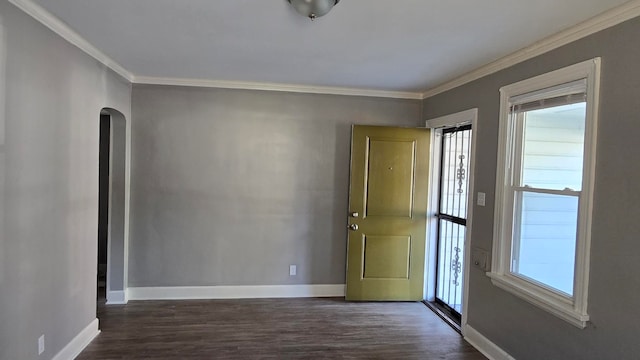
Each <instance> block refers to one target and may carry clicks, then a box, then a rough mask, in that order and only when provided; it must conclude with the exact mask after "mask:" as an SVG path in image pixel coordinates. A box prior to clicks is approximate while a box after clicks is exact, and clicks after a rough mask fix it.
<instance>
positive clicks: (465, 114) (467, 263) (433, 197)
mask: <svg viewBox="0 0 640 360" xmlns="http://www.w3.org/2000/svg"><path fill="white" fill-rule="evenodd" d="M468 124H471V144H470V146H471V159H470V160H469V192H468V194H469V196H468V198H467V225H466V234H465V239H464V247H465V252H464V260H463V261H464V275H463V279H462V280H463V284H462V310H463V311H462V320H461V322H460V328H461V331H462V335H463V336H465V328H466V325H467V319H468V313H469V312H468V311H467V310H468V304H469V281H468V280H469V272H470V267H471V236H472V230H473V228H472V226H473V208H474V199H475V190H474V189H475V187H474V178H475V163H476V144H477V141H476V134H477V130H478V126H477V124H478V108H473V109H469V110H465V111H461V112H457V113H454V114H450V115H445V116H441V117H437V118H434V119H429V120H427V121H426V127H427V128H430V129H432V132H431V159H430V164H429V167H430V169H429V202H428V210H427V217H428V219H427V244H426V249H425V278H424V299H425V300H427V301H433V300H434V298H435V293H436V272H437V271H436V266H437V260H436V259H437V256H438V254H437V244H436V242H437V231H438V226H437V223H438V219H437V217H436V216H435V214H437V212H438V203H439V201H440V199H439V197H438V194H439V187H440V181H439V180H438V179H439V178H440V170H439V169H440V161H441V159H440V153H441V147H442V128H444V127H452V126H461V125H468Z"/></svg>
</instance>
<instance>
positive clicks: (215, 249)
mask: <svg viewBox="0 0 640 360" xmlns="http://www.w3.org/2000/svg"><path fill="white" fill-rule="evenodd" d="M132 101H133V118H134V120H133V125H132V126H133V128H132V143H133V149H132V189H131V193H132V198H131V233H130V234H131V243H130V255H129V256H130V264H129V286H134V287H138V286H211V285H285V284H344V281H345V254H346V238H347V228H346V226H347V212H348V209H347V205H348V201H347V200H348V194H349V189H348V186H349V159H350V141H351V140H350V139H351V125H352V124H369V125H397V126H418V125H419V124H420V123H421V120H420V119H421V101H418V100H396V99H381V98H367V97H349V96H332V95H312V94H295V93H281V92H266V91H248V90H223V89H203V88H189V87H170V86H148V85H134V87H133V100H132ZM289 264H296V265H298V275H297V276H295V277H290V276H289Z"/></svg>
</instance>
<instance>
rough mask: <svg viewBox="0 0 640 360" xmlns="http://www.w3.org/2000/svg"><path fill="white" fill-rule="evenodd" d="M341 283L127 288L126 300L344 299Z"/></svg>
mask: <svg viewBox="0 0 640 360" xmlns="http://www.w3.org/2000/svg"><path fill="white" fill-rule="evenodd" d="M344 288H345V286H344V284H336V285H260V286H179V287H134V288H129V289H128V292H129V300H187V299H258V298H302V297H339V296H344Z"/></svg>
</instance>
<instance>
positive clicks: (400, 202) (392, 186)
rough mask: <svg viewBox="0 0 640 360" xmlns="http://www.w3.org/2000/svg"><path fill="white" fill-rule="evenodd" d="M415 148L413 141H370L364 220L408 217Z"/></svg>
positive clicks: (410, 203) (411, 196)
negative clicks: (365, 218)
mask: <svg viewBox="0 0 640 360" xmlns="http://www.w3.org/2000/svg"><path fill="white" fill-rule="evenodd" d="M415 145H416V144H415V141H389V140H370V141H369V154H368V155H369V156H368V159H367V160H368V165H369V169H368V174H367V179H368V182H367V183H368V184H367V185H368V186H367V189H366V194H365V197H364V201H366V204H367V207H366V213H365V214H364V215H365V216H400V217H411V205H412V200H413V168H414V166H415V154H414V151H415Z"/></svg>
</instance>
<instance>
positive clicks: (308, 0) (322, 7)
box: [287, 0, 340, 20]
mask: <svg viewBox="0 0 640 360" xmlns="http://www.w3.org/2000/svg"><path fill="white" fill-rule="evenodd" d="M287 1H289V4H291V6H293V7H294V9H296V11H297V12H299V13H300V14H301V15H304V16H306V17H308V18H309V19H311V20H314V19H315V18H319V17H320V16H323V15H326V14H327V13H328V12H329V11H331V8H333V7H334V6H335V5H336V4H337V3H338V2H340V0H287Z"/></svg>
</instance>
